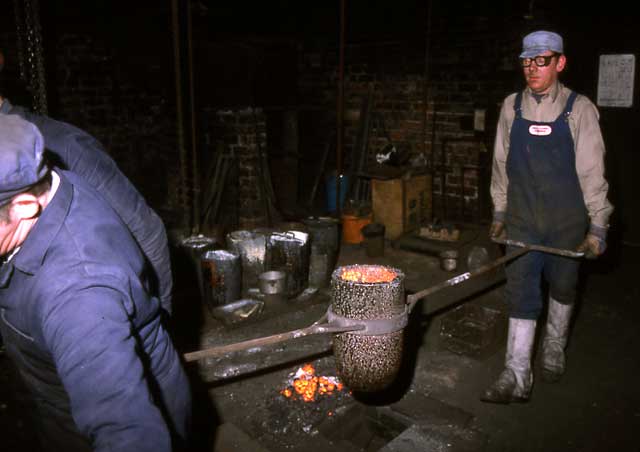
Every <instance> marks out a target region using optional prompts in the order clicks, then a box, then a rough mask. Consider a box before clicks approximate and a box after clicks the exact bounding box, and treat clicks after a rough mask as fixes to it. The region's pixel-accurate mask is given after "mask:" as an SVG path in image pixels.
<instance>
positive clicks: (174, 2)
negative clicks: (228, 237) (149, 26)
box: [171, 0, 191, 228]
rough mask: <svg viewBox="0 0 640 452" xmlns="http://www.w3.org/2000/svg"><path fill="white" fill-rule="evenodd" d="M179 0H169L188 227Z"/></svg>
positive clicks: (182, 191) (182, 189) (182, 198)
mask: <svg viewBox="0 0 640 452" xmlns="http://www.w3.org/2000/svg"><path fill="white" fill-rule="evenodd" d="M178 1H179V0H171V29H172V31H173V64H174V71H175V82H176V133H177V140H178V165H179V167H180V182H181V184H182V186H181V187H180V201H181V204H182V212H183V216H182V226H183V227H184V228H190V226H191V218H190V212H191V209H190V208H189V196H188V189H187V180H188V178H189V176H188V171H187V157H188V156H187V150H186V147H185V144H184V122H183V121H184V114H183V111H182V74H181V57H180V19H179V17H180V11H179V7H178Z"/></svg>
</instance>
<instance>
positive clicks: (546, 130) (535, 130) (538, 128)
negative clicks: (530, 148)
mask: <svg viewBox="0 0 640 452" xmlns="http://www.w3.org/2000/svg"><path fill="white" fill-rule="evenodd" d="M551 130H552V129H551V126H547V125H533V126H529V134H531V135H537V136H539V137H545V136H547V135H551Z"/></svg>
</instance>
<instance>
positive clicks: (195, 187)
mask: <svg viewBox="0 0 640 452" xmlns="http://www.w3.org/2000/svg"><path fill="white" fill-rule="evenodd" d="M186 4H187V57H188V61H187V63H188V71H189V108H190V116H189V118H190V121H189V122H190V124H189V126H190V129H191V172H192V175H191V178H192V187H191V191H192V193H193V200H192V208H193V218H192V221H193V230H194V231H193V232H195V233H198V232H200V169H199V167H198V146H197V144H196V113H195V105H194V104H195V96H194V86H193V36H192V28H193V27H192V22H191V1H187V2H186Z"/></svg>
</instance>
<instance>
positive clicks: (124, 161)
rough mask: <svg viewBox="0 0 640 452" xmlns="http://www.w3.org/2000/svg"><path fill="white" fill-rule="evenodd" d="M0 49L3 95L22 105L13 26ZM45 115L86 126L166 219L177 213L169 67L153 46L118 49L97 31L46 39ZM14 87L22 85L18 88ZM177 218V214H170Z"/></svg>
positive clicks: (171, 223) (25, 96)
mask: <svg viewBox="0 0 640 452" xmlns="http://www.w3.org/2000/svg"><path fill="white" fill-rule="evenodd" d="M0 45H1V46H2V48H3V49H5V52H6V53H7V55H8V58H7V60H8V61H7V67H6V68H5V70H6V74H4V75H5V76H6V77H7V78H10V79H11V83H7V87H6V90H7V91H12V92H7V93H6V95H7V97H9V98H10V99H11V100H12V101H13V102H14V103H16V104H22V105H24V106H26V107H30V106H31V105H30V102H31V98H30V96H29V93H28V92H24V86H21V84H20V83H19V82H17V83H16V79H17V78H18V76H19V72H18V70H17V65H18V62H17V52H16V36H15V33H3V34H2V35H0ZM45 45H46V46H47V48H49V49H53V52H51V54H52V55H54V58H51V59H49V60H47V61H46V64H47V68H48V73H47V93H48V98H49V115H50V116H52V117H55V118H56V119H59V120H62V121H66V122H69V123H71V124H73V125H75V126H77V127H79V128H81V129H84V130H86V131H87V132H89V133H90V134H92V135H93V136H95V137H96V138H97V139H98V140H99V141H101V142H102V143H103V145H104V146H105V149H106V150H107V152H108V153H109V154H110V155H111V156H112V157H113V158H114V160H115V161H116V162H117V164H118V165H119V167H120V169H121V170H122V171H123V172H124V173H125V174H126V175H127V176H128V177H129V178H130V179H131V181H132V182H133V183H134V185H135V186H136V187H137V188H138V189H139V191H140V192H141V193H142V194H143V196H144V197H145V198H146V199H147V202H148V203H149V204H150V205H151V206H152V207H153V208H154V209H156V210H157V211H158V212H159V213H160V214H161V216H162V217H163V219H164V220H165V222H166V223H167V224H168V226H169V227H173V226H174V222H176V221H177V220H179V219H180V218H181V216H180V212H181V211H182V208H183V206H182V204H183V203H184V201H181V199H182V198H180V193H181V190H183V188H182V186H181V185H182V183H181V181H180V179H179V171H177V168H178V161H179V159H178V155H177V145H176V124H175V103H174V96H175V94H174V91H173V86H172V84H171V81H172V77H173V73H172V71H171V68H170V67H169V68H168V67H167V66H165V65H164V63H165V62H163V60H162V59H158V58H157V55H156V54H154V53H149V54H148V55H147V56H146V57H145V56H142V57H141V56H140V55H139V54H138V55H135V56H132V55H131V54H128V53H127V52H124V51H123V50H122V49H121V48H119V47H118V46H114V43H113V42H112V41H111V40H109V38H107V37H105V36H103V35H101V34H100V33H97V32H93V33H92V32H76V33H62V34H60V35H58V36H56V40H55V42H54V43H51V42H49V41H47V42H46V43H45ZM21 91H22V92H21ZM177 222H178V223H179V221H177Z"/></svg>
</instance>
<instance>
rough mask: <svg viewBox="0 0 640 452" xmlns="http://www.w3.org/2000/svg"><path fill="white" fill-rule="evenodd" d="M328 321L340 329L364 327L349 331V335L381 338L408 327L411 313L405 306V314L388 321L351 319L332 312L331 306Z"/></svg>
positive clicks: (328, 311)
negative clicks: (383, 335)
mask: <svg viewBox="0 0 640 452" xmlns="http://www.w3.org/2000/svg"><path fill="white" fill-rule="evenodd" d="M327 321H328V322H329V323H331V324H335V325H336V326H340V327H350V326H358V325H363V326H364V329H363V330H355V331H349V332H348V334H358V335H362V336H380V335H382V334H389V333H395V332H396V331H400V330H402V329H404V327H405V326H407V323H408V322H409V311H408V309H407V307H406V306H405V309H404V312H402V313H401V314H399V315H396V316H393V317H390V318H388V319H368V320H361V319H350V318H348V317H343V316H340V315H338V314H336V313H334V312H333V311H332V310H331V306H329V309H327Z"/></svg>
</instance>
